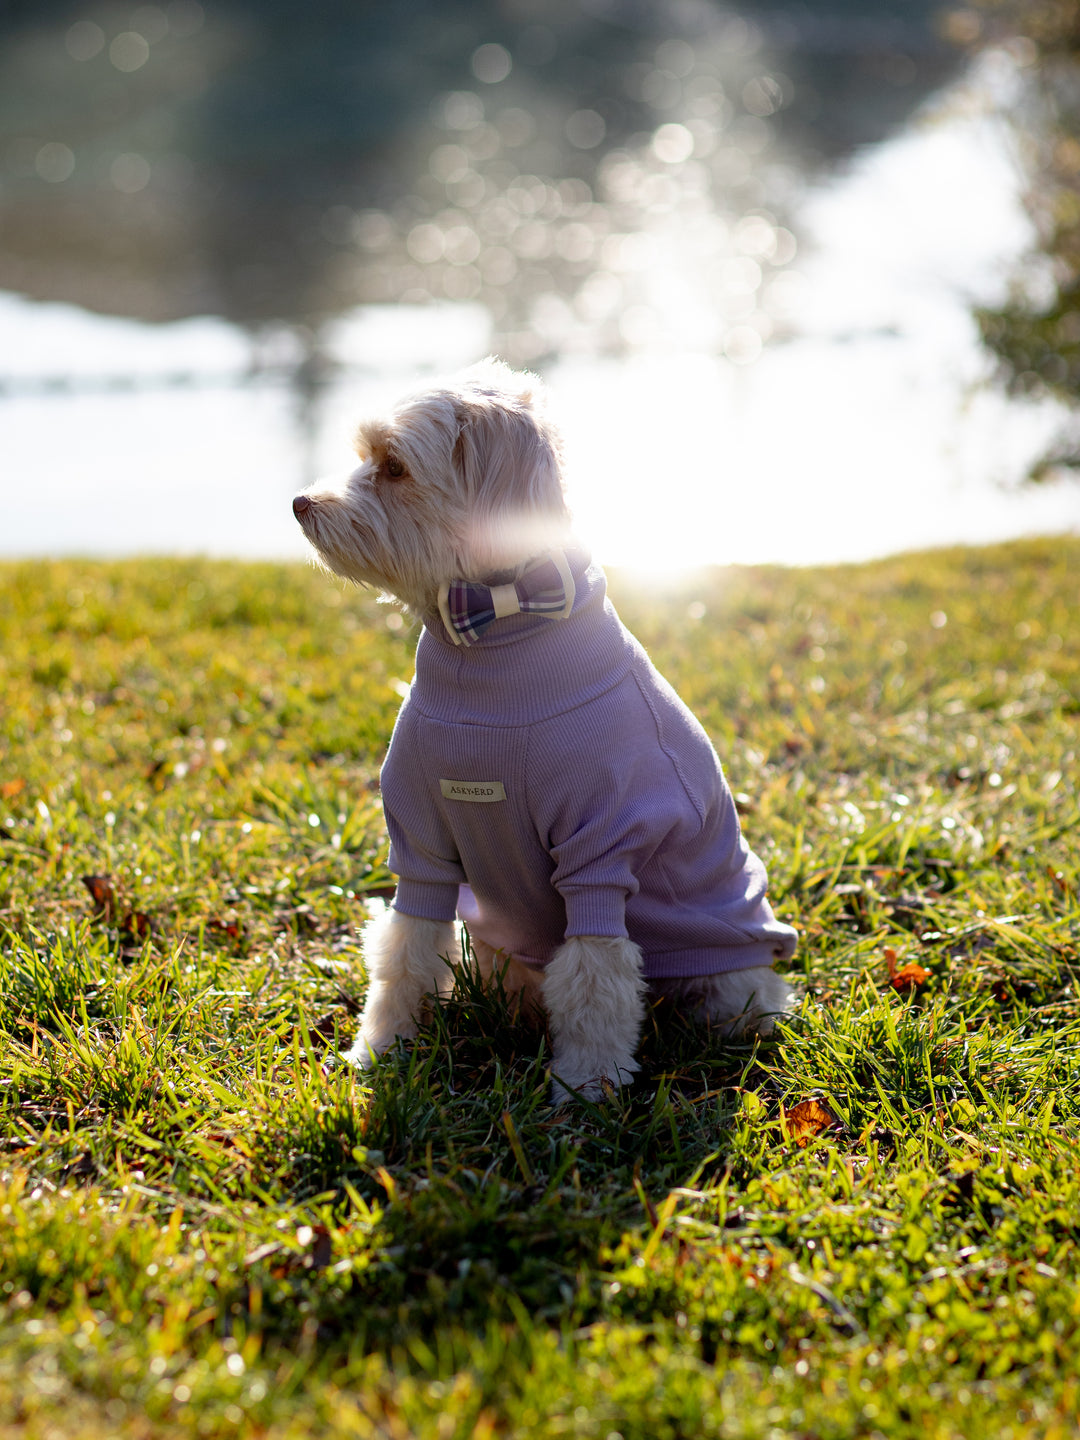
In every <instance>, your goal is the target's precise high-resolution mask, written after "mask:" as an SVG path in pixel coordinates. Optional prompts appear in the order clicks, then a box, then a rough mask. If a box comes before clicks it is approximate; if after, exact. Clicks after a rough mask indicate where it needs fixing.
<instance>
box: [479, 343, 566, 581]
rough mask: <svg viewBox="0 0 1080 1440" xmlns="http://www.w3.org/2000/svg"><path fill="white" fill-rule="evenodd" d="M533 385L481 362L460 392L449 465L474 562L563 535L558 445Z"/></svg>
mask: <svg viewBox="0 0 1080 1440" xmlns="http://www.w3.org/2000/svg"><path fill="white" fill-rule="evenodd" d="M478 372H479V373H478ZM539 385H540V382H539V381H538V380H536V377H535V376H530V375H525V374H518V373H515V372H514V371H511V370H509V369H508V368H507V367H506V366H505V365H501V364H499V362H485V365H484V366H483V367H482V368H481V367H477V370H476V371H474V372H472V373H471V374H470V376H469V384H468V387H467V389H466V390H465V393H464V395H463V397H462V404H461V409H460V411H459V418H460V429H459V432H458V438H457V443H456V445H455V447H454V468H455V470H456V471H457V474H458V480H459V484H460V486H461V490H462V493H463V495H464V497H465V501H466V507H467V510H468V514H469V517H470V534H469V536H468V546H469V550H470V553H471V555H472V556H473V557H474V558H475V562H476V563H477V564H478V565H479V566H480V567H481V568H483V567H487V568H502V567H504V566H508V565H514V564H516V563H518V562H519V561H521V560H524V559H527V558H528V557H529V556H530V555H535V554H536V553H537V552H538V551H540V550H544V549H547V548H548V547H550V546H552V545H557V544H561V543H565V540H566V538H567V533H568V529H569V515H568V512H567V508H566V498H565V495H564V493H563V481H562V447H561V442H560V439H559V435H558V432H557V431H556V430H555V429H554V428H553V426H552V425H551V424H550V423H549V422H548V420H547V419H546V417H545V416H544V414H543V411H542V410H541V408H540V405H539V404H538V401H539V396H538V395H537V390H538V388H539ZM541 403H542V402H541Z"/></svg>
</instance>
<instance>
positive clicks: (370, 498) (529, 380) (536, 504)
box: [293, 360, 569, 612]
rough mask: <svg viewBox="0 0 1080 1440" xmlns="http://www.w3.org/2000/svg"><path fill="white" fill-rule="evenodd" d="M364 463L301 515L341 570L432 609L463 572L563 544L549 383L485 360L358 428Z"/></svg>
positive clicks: (492, 568)
mask: <svg viewBox="0 0 1080 1440" xmlns="http://www.w3.org/2000/svg"><path fill="white" fill-rule="evenodd" d="M356 450H357V453H358V455H359V457H360V465H359V467H358V468H357V469H356V470H354V471H353V472H352V474H350V475H349V476H348V477H347V478H346V480H345V481H344V483H343V484H341V485H340V486H336V487H334V486H330V485H317V486H315V487H313V488H312V489H311V490H307V491H305V492H304V493H303V494H302V495H298V496H297V497H296V499H295V500H294V501H293V511H294V512H295V514H296V518H297V519H298V520H299V522H300V524H301V526H302V527H303V529H304V533H305V534H306V535H307V537H308V539H309V540H310V541H311V543H312V545H313V546H314V547H315V549H316V551H317V552H318V555H319V557H320V559H321V560H322V561H323V563H324V564H325V565H326V566H327V567H328V568H329V569H331V570H333V571H335V572H336V573H337V574H339V575H344V576H345V577H347V578H348V579H350V580H356V581H358V582H360V583H361V584H365V585H376V586H378V587H380V588H381V589H383V590H387V591H389V593H390V594H392V595H394V596H396V597H397V598H398V599H399V600H401V601H403V602H404V603H405V604H406V605H407V606H409V608H410V609H413V610H417V611H420V612H423V611H426V610H430V609H431V608H432V607H433V606H434V605H435V604H436V602H437V597H438V593H439V587H440V586H441V585H442V584H443V583H444V582H445V581H447V580H453V579H455V578H458V577H461V578H467V579H478V580H479V579H486V578H488V577H489V576H492V575H496V574H501V573H505V572H506V571H514V570H516V569H518V568H519V567H521V566H522V565H524V564H525V563H526V562H527V561H528V560H529V559H530V558H532V557H533V556H535V555H537V554H538V553H539V552H541V551H543V550H545V549H547V548H549V547H550V546H552V545H558V544H562V543H565V541H566V539H567V537H568V533H569V516H568V513H567V508H566V501H565V498H564V496H563V486H562V473H561V453H560V443H559V438H558V436H557V434H556V432H555V431H554V429H553V428H552V427H551V425H550V424H549V423H548V421H547V419H546V418H545V416H544V413H543V397H542V387H541V383H540V381H539V380H538V379H537V377H536V376H535V375H529V374H525V373H522V372H515V371H513V370H510V369H509V368H508V367H507V366H506V365H503V364H502V363H501V362H499V361H497V360H486V361H484V362H483V363H482V364H481V365H477V366H475V367H473V369H471V370H469V371H466V373H465V374H464V375H463V376H461V377H460V379H459V380H457V381H455V382H451V383H447V384H443V385H438V386H435V387H433V388H432V389H430V390H427V391H424V392H422V393H420V394H417V395H412V396H410V397H409V398H408V399H406V400H403V401H402V402H401V404H400V405H398V406H397V407H396V408H395V409H394V410H393V411H392V412H391V413H390V414H389V415H388V416H387V417H385V418H383V419H370V420H365V421H364V422H363V423H362V424H361V425H360V427H359V430H358V431H357V436H356Z"/></svg>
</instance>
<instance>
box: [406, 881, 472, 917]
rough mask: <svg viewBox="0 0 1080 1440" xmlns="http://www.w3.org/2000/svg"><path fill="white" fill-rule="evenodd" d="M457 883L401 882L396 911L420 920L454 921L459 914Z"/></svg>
mask: <svg viewBox="0 0 1080 1440" xmlns="http://www.w3.org/2000/svg"><path fill="white" fill-rule="evenodd" d="M457 899H458V887H457V883H456V881H453V880H451V881H442V880H436V881H430V880H399V881H398V885H397V891H396V892H395V894H394V909H395V910H397V911H399V912H400V914H402V915H415V916H416V918H417V919H419V920H453V919H454V917H455V915H456V914H457Z"/></svg>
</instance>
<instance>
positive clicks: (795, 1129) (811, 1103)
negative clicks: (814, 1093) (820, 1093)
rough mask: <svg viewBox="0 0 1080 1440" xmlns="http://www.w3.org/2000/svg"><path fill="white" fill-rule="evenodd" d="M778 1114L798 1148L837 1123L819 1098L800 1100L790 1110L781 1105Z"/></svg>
mask: <svg viewBox="0 0 1080 1440" xmlns="http://www.w3.org/2000/svg"><path fill="white" fill-rule="evenodd" d="M780 1115H781V1118H782V1120H783V1124H784V1128H785V1129H786V1131H787V1133H788V1135H789V1136H790V1138H791V1139H792V1140H794V1141H795V1144H796V1145H798V1146H799V1147H800V1148H801V1147H802V1146H803V1145H806V1144H807V1143H808V1142H809V1141H810V1140H812V1139H813V1138H814V1136H815V1135H820V1134H821V1132H822V1131H823V1130H829V1129H831V1127H832V1126H834V1125H835V1124H836V1123H837V1120H836V1116H835V1115H833V1114H832V1113H831V1112H830V1111H828V1110H826V1108H825V1106H824V1105H822V1103H821V1101H820V1100H800V1101H799V1103H798V1105H793V1106H792V1107H791V1109H790V1110H785V1109H784V1107H783V1106H782V1105H781V1107H780Z"/></svg>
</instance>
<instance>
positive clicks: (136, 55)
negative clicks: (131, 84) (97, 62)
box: [109, 30, 150, 74]
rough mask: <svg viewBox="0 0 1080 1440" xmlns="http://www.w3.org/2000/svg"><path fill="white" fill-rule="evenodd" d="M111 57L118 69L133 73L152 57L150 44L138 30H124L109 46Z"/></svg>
mask: <svg viewBox="0 0 1080 1440" xmlns="http://www.w3.org/2000/svg"><path fill="white" fill-rule="evenodd" d="M109 59H110V60H111V61H112V63H113V65H114V66H115V67H116V69H117V70H121V71H123V72H124V73H125V74H131V73H132V72H133V71H135V70H141V69H142V67H143V66H144V65H145V64H146V62H147V60H149V59H150V44H149V41H148V40H147V39H146V37H145V36H143V35H140V34H139V32H138V31H137V30H123V31H121V33H120V34H119V35H117V37H116V39H115V40H114V41H113V42H112V44H111V45H110V46H109Z"/></svg>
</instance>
